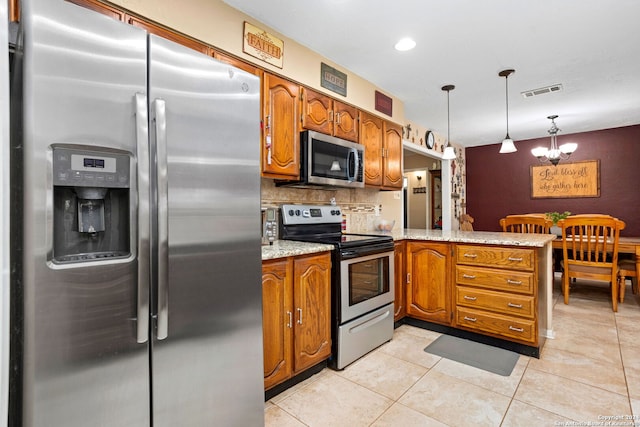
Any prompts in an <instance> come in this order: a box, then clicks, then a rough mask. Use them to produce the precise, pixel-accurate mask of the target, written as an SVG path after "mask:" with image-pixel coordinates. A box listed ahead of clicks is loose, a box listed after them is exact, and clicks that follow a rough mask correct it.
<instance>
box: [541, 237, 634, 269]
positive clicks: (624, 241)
mask: <svg viewBox="0 0 640 427" xmlns="http://www.w3.org/2000/svg"><path fill="white" fill-rule="evenodd" d="M551 246H552V247H553V249H560V250H562V237H557V238H556V239H555V240H554V241H553V242H552V243H551ZM611 246H612V245H611V244H609V245H607V248H608V249H611ZM619 254H631V255H634V256H635V261H636V271H640V237H627V236H624V237H623V236H620V237H619V240H618V255H619Z"/></svg>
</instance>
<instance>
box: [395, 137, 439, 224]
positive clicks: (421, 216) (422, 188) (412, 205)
mask: <svg viewBox="0 0 640 427" xmlns="http://www.w3.org/2000/svg"><path fill="white" fill-rule="evenodd" d="M441 163H442V162H441V161H440V160H439V159H434V158H432V157H427V156H424V155H421V154H420V153H415V152H412V151H409V150H404V166H405V168H404V171H405V172H404V178H405V179H404V181H405V186H404V216H405V224H406V225H405V227H406V228H416V229H427V230H430V229H434V228H442V183H441V173H440V170H441V167H442V166H441Z"/></svg>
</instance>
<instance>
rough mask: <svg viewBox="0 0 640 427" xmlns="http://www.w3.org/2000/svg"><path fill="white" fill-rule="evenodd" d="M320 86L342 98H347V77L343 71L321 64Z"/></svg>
mask: <svg viewBox="0 0 640 427" xmlns="http://www.w3.org/2000/svg"><path fill="white" fill-rule="evenodd" d="M320 86H322V87H324V88H327V89H329V90H330V91H332V92H335V93H338V94H340V95H342V96H347V75H346V74H345V73H343V72H342V71H338V70H336V69H335V68H333V67H331V66H329V65H327V64H325V63H324V62H321V63H320Z"/></svg>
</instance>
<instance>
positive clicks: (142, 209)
mask: <svg viewBox="0 0 640 427" xmlns="http://www.w3.org/2000/svg"><path fill="white" fill-rule="evenodd" d="M135 104H136V107H135V108H136V145H137V146H136V149H137V162H138V177H137V178H138V179H137V181H138V303H137V314H136V315H137V328H136V340H137V341H138V343H145V342H147V340H148V338H149V284H150V283H151V279H150V268H151V266H150V262H149V261H150V260H149V255H150V251H149V244H150V233H151V229H150V224H149V219H150V217H149V212H150V210H149V209H150V206H149V200H150V195H149V123H148V121H147V120H148V116H147V96H146V95H145V94H144V93H136V95H135Z"/></svg>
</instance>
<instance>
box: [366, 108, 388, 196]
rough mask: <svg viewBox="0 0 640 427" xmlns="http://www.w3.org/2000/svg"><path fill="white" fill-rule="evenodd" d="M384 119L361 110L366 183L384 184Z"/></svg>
mask: <svg viewBox="0 0 640 427" xmlns="http://www.w3.org/2000/svg"><path fill="white" fill-rule="evenodd" d="M383 140H384V131H383V124H382V119H381V118H379V117H376V116H374V115H372V114H369V113H367V112H365V111H360V144H362V145H364V147H365V153H364V175H365V180H364V183H365V185H371V186H382V148H383Z"/></svg>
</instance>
